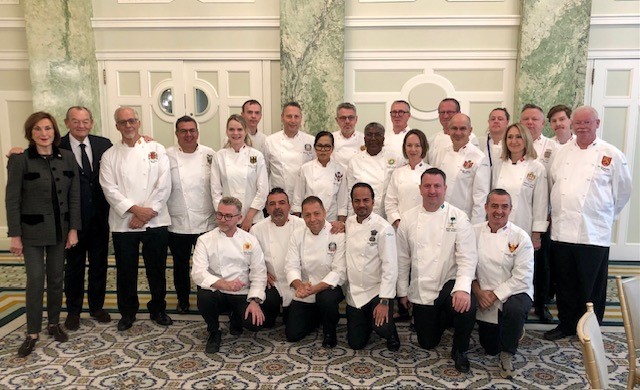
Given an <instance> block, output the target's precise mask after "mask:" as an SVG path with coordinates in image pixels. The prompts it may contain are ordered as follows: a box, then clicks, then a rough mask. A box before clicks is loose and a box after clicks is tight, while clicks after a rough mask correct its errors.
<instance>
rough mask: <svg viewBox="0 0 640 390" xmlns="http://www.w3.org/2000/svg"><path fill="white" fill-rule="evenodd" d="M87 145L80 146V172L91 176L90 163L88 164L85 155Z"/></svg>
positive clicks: (87, 157)
mask: <svg viewBox="0 0 640 390" xmlns="http://www.w3.org/2000/svg"><path fill="white" fill-rule="evenodd" d="M86 147H87V145H85V144H80V156H81V157H80V158H81V159H82V172H83V173H84V174H85V175H87V176H91V163H90V162H89V156H88V155H87V151H86V150H85V149H86Z"/></svg>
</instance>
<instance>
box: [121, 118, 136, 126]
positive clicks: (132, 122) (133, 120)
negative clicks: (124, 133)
mask: <svg viewBox="0 0 640 390" xmlns="http://www.w3.org/2000/svg"><path fill="white" fill-rule="evenodd" d="M136 123H138V118H130V119H123V120H121V121H116V125H117V126H120V127H122V126H126V125H127V124H130V125H131V126H133V125H135V124H136Z"/></svg>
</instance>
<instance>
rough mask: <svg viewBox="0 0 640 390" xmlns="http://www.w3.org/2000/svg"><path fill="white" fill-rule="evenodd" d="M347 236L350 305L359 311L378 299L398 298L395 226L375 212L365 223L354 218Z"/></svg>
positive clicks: (347, 298) (347, 229)
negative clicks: (375, 298) (376, 297)
mask: <svg viewBox="0 0 640 390" xmlns="http://www.w3.org/2000/svg"><path fill="white" fill-rule="evenodd" d="M346 234H347V250H346V259H347V283H346V286H347V288H346V293H345V296H346V300H347V304H348V305H349V306H352V307H355V308H357V309H359V308H361V307H362V306H364V305H366V304H367V303H368V302H369V301H370V300H372V299H373V298H374V297H375V296H378V297H380V298H387V299H393V298H395V296H396V282H397V281H398V261H397V252H396V234H395V231H394V229H393V226H391V224H389V222H387V221H385V219H384V218H382V217H381V216H379V215H377V214H375V213H371V215H369V217H367V218H365V220H364V221H362V223H358V221H357V219H356V216H355V215H352V216H351V217H349V218H347V223H346Z"/></svg>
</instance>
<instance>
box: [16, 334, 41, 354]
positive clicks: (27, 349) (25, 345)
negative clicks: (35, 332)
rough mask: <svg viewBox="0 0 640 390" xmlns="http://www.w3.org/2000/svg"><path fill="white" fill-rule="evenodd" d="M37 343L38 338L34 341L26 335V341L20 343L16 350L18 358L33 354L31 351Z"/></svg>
mask: <svg viewBox="0 0 640 390" xmlns="http://www.w3.org/2000/svg"><path fill="white" fill-rule="evenodd" d="M37 342H38V337H36V338H35V339H34V338H32V337H31V336H29V335H27V339H26V340H25V341H23V342H22V345H21V346H20V348H18V356H19V357H27V356H29V355H30V354H31V352H33V349H34V348H35V347H36V343H37Z"/></svg>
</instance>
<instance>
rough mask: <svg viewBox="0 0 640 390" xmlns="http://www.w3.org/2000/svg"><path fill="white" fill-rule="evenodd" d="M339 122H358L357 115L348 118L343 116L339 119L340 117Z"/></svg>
mask: <svg viewBox="0 0 640 390" xmlns="http://www.w3.org/2000/svg"><path fill="white" fill-rule="evenodd" d="M338 120H339V121H340V122H346V121H350V122H353V121H355V120H356V116H355V115H348V116H344V115H343V116H339V117H338Z"/></svg>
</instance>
